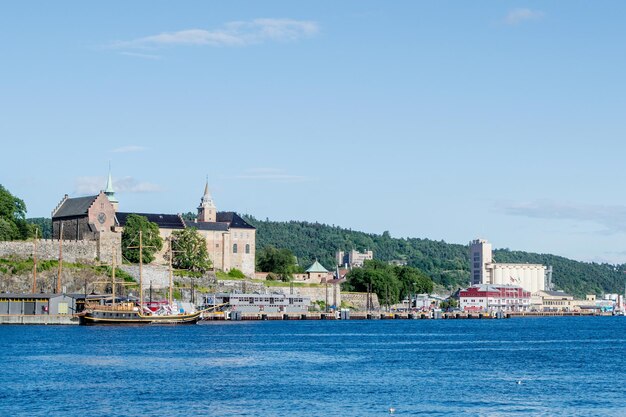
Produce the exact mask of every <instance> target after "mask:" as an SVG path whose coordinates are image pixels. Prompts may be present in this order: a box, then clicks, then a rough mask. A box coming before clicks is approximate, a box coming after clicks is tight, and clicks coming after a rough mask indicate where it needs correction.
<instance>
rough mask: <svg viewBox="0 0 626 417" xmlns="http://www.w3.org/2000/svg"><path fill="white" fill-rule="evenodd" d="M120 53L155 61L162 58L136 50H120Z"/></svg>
mask: <svg viewBox="0 0 626 417" xmlns="http://www.w3.org/2000/svg"><path fill="white" fill-rule="evenodd" d="M120 55H126V56H132V57H133V58H142V59H150V60H153V61H156V60H159V59H161V58H162V57H161V56H160V55H152V54H140V53H137V52H120Z"/></svg>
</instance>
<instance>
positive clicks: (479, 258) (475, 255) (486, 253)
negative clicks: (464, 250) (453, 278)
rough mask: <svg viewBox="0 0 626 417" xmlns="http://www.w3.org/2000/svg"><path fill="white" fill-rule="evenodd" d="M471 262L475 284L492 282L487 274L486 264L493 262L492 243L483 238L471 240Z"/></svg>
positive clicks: (472, 279)
mask: <svg viewBox="0 0 626 417" xmlns="http://www.w3.org/2000/svg"><path fill="white" fill-rule="evenodd" d="M470 262H471V263H472V264H471V266H472V268H471V271H472V276H471V281H472V285H474V284H490V283H491V282H490V278H489V277H488V276H487V275H488V274H487V268H486V267H485V265H486V264H490V263H492V262H493V257H492V252H491V243H489V242H487V241H486V240H483V239H476V240H473V241H471V242H470Z"/></svg>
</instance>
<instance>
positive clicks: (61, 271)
mask: <svg viewBox="0 0 626 417" xmlns="http://www.w3.org/2000/svg"><path fill="white" fill-rule="evenodd" d="M62 273H63V222H61V230H60V231H59V276H58V277H57V288H56V293H57V294H60V293H61V274H62Z"/></svg>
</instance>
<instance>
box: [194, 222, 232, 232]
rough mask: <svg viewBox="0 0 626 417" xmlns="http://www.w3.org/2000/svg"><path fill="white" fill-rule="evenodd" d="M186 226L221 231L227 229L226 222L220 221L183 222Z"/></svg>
mask: <svg viewBox="0 0 626 417" xmlns="http://www.w3.org/2000/svg"><path fill="white" fill-rule="evenodd" d="M185 225H187V227H193V228H195V229H198V230H217V231H222V232H227V231H228V223H220V222H197V223H194V222H185Z"/></svg>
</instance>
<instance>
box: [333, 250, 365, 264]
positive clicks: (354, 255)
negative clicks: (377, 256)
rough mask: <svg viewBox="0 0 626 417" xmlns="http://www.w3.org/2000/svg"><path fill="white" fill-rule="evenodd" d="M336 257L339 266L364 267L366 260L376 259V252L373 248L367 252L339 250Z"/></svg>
mask: <svg viewBox="0 0 626 417" xmlns="http://www.w3.org/2000/svg"><path fill="white" fill-rule="evenodd" d="M335 257H336V259H337V265H339V266H346V267H348V268H353V267H362V266H363V263H364V262H365V261H367V260H372V259H374V252H372V251H371V250H368V251H365V252H359V251H356V250H351V251H348V252H344V251H338V252H337V253H336V254H335Z"/></svg>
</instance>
